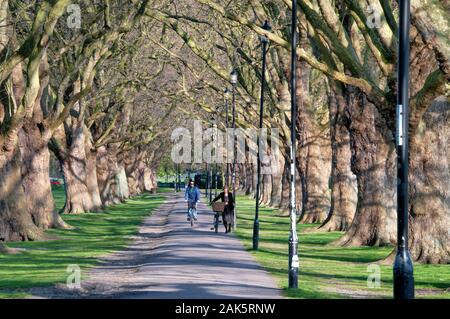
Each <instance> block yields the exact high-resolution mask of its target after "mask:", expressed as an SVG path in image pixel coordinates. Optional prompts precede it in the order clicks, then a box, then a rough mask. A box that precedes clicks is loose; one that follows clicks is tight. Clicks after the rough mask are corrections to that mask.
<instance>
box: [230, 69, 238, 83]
mask: <svg viewBox="0 0 450 319" xmlns="http://www.w3.org/2000/svg"><path fill="white" fill-rule="evenodd" d="M230 83H231V84H233V85H235V84H236V83H237V72H236V70H235V69H233V71H231V74H230Z"/></svg>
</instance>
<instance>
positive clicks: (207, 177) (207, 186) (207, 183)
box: [205, 163, 209, 198]
mask: <svg viewBox="0 0 450 319" xmlns="http://www.w3.org/2000/svg"><path fill="white" fill-rule="evenodd" d="M208 188H209V171H208V163H206V187H205V197H206V198H208Z"/></svg>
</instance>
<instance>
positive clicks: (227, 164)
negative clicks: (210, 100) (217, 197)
mask: <svg viewBox="0 0 450 319" xmlns="http://www.w3.org/2000/svg"><path fill="white" fill-rule="evenodd" d="M223 93H224V97H225V113H226V115H225V116H226V118H225V126H226V127H225V131H226V130H227V129H228V119H229V116H228V98H229V95H230V91H229V90H228V88H225V90H224V91H223ZM225 164H226V166H227V168H226V172H225V185H226V186H227V187H228V186H229V184H230V183H229V180H230V165H229V163H228V147H227V161H226V163H225Z"/></svg>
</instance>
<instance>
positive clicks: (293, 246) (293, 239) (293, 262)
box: [289, 0, 299, 288]
mask: <svg viewBox="0 0 450 319" xmlns="http://www.w3.org/2000/svg"><path fill="white" fill-rule="evenodd" d="M296 50H297V0H292V25H291V147H290V160H291V168H290V171H291V180H290V205H289V209H290V217H291V232H290V236H289V288H297V287H298V267H299V261H298V254H297V249H298V237H297V214H296V207H295V206H296V196H295V167H296V165H295V154H296V147H295V142H296V131H297V130H296V122H297V97H296V92H295V88H296V86H297V85H296V70H297V51H296Z"/></svg>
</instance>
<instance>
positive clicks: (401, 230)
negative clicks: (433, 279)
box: [394, 0, 414, 299]
mask: <svg viewBox="0 0 450 319" xmlns="http://www.w3.org/2000/svg"><path fill="white" fill-rule="evenodd" d="M399 24H400V25H399V35H398V40H399V41H398V42H399V52H398V88H397V154H398V157H397V178H398V183H397V255H396V256H395V262H394V298H395V299H414V275H413V264H412V260H411V256H410V254H409V249H408V170H409V160H408V147H409V145H408V144H409V139H408V113H409V24H410V1H409V0H400V3H399Z"/></svg>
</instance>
